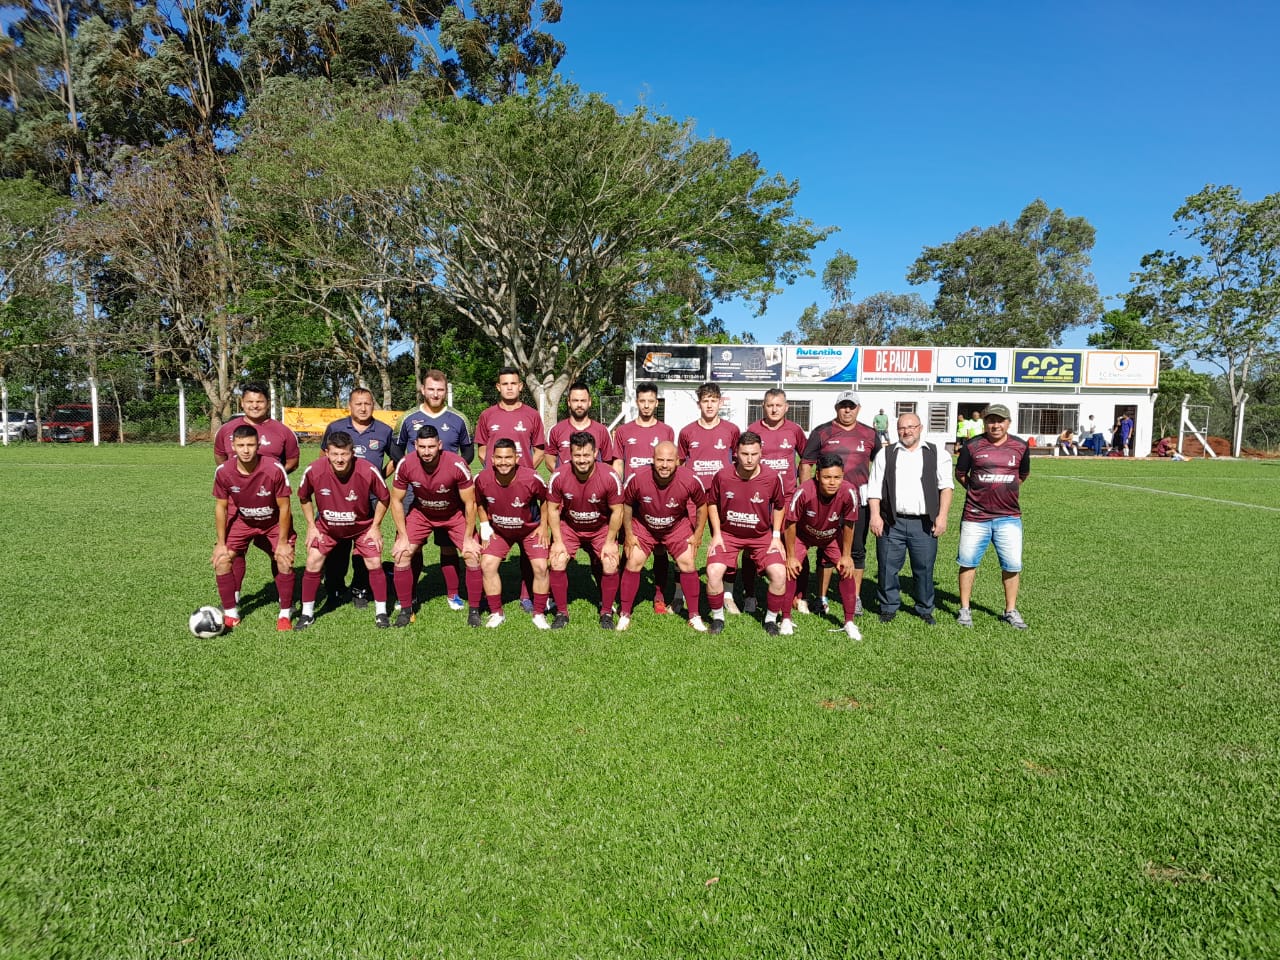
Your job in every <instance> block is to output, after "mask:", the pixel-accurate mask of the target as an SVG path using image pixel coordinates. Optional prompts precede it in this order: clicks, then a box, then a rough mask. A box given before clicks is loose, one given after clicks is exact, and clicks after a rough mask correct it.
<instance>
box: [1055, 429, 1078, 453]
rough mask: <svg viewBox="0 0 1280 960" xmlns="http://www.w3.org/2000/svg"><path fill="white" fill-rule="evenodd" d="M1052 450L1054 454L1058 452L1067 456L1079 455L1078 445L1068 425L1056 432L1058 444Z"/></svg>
mask: <svg viewBox="0 0 1280 960" xmlns="http://www.w3.org/2000/svg"><path fill="white" fill-rule="evenodd" d="M1054 452H1055V454H1056V453H1059V452H1060V453H1062V454H1063V455H1064V456H1068V457H1075V456H1079V454H1080V445H1079V444H1078V443H1076V438H1075V434H1073V433H1072V432H1071V428H1070V427H1068V428H1067V429H1066V430H1063V431H1062V433H1060V434H1058V446H1057V449H1056V450H1055V451H1054Z"/></svg>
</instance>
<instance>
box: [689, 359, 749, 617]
mask: <svg viewBox="0 0 1280 960" xmlns="http://www.w3.org/2000/svg"><path fill="white" fill-rule="evenodd" d="M720 402H721V396H720V385H719V384H716V383H704V384H702V386H700V387H698V419H697V420H694V421H693V422H692V423H690V424H687V425H686V426H685V427H684V429H682V430H681V431H680V436H679V439H678V440H677V441H676V449H677V451H678V452H679V454H680V462H681V464H683V465H684V466H686V467H688V468H689V469H691V470H692V471H693V472H694V473H695V474H696V475H697V477H698V479H699V480H700V481H702V485H703V486H704V487H706V488H707V489H708V490H710V489H711V481H712V479H713V478H714V477H715V475H716V474H718V473H719V472H720V471H721V470H723V469H725V468H726V467H730V466H732V465H733V451H734V450H735V449H737V446H738V433H739V430H738V427H737V426H736V425H735V424H732V423H730V422H729V421H728V420H723V419H721V417H720ZM678 605H679V599H678V598H677V606H678ZM725 607H726V608H728V610H729V612H730V613H737V612H738V605H737V604H736V603H735V602H734V600H733V594H732V593H730V594H729V596H728V597H726V598H725Z"/></svg>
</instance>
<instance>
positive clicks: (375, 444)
mask: <svg viewBox="0 0 1280 960" xmlns="http://www.w3.org/2000/svg"><path fill="white" fill-rule="evenodd" d="M378 447H379V443H378V441H377V440H370V441H369V449H370V450H377V449H378Z"/></svg>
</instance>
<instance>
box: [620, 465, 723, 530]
mask: <svg viewBox="0 0 1280 960" xmlns="http://www.w3.org/2000/svg"><path fill="white" fill-rule="evenodd" d="M623 502H624V503H625V504H627V505H628V506H630V507H631V516H632V517H633V518H634V519H635V520H636V521H638V522H639V523H642V524H643V525H644V526H645V527H646V528H648V529H649V530H650V531H651V532H652V533H653V534H654V535H655V536H658V537H661V536H662V535H663V534H664V533H665V532H666V531H668V530H670V529H671V528H672V527H674V526H675V525H676V524H677V523H679V522H680V521H681V520H687V519H688V517H689V504H690V503H692V504H693V505H694V507H695V508H696V507H700V506H702V505H703V504H704V503H706V502H707V491H706V488H705V487H703V486H702V481H700V480H699V479H698V477H697V474H695V473H694V472H693V471H692V470H690V469H689V468H688V467H676V472H675V473H674V474H672V476H671V479H670V480H669V481H668V482H667V485H666V486H665V487H660V486H658V476H657V474H656V473H654V472H653V467H647V468H645V469H641V470H637V471H636V472H635V473H633V474H632V475H631V476H630V477H629V478H628V479H627V485H626V487H625V488H624V489H623Z"/></svg>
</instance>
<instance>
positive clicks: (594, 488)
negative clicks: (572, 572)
mask: <svg viewBox="0 0 1280 960" xmlns="http://www.w3.org/2000/svg"><path fill="white" fill-rule="evenodd" d="M569 461H570V463H569V465H568V466H564V467H561V468H560V469H559V470H557V471H556V472H555V473H553V474H552V475H551V480H550V481H549V482H548V484H547V514H548V516H547V520H548V523H549V524H550V526H551V593H552V596H553V597H554V598H555V601H556V618H555V620H554V621H553V622H552V624H551V628H552V629H553V630H558V629H560V628H561V627H564V626H566V625H567V624H568V623H569V574H568V569H569V561H570V560H572V559H573V558H574V557H575V556H576V555H577V553H578V551H579V550H580V549H583V548H585V549H586V551H587V554H588V555H589V556H590V557H591V565H592V570H593V571H595V570H597V569H598V571H599V574H600V628H601V629H602V630H612V629H613V601H614V599H615V598H616V597H617V595H618V531H619V530H620V529H622V481H620V480H619V479H618V475H617V474H616V473H614V471H613V470H612V469H611V468H609V467H607V466H605V465H604V464H602V463H600V462H599V461H598V460H596V438H595V437H593V436H592V435H591V434H589V433H587V432H586V431H581V432H579V433H575V434H574V435H573V436H571V437H570V438H569Z"/></svg>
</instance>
